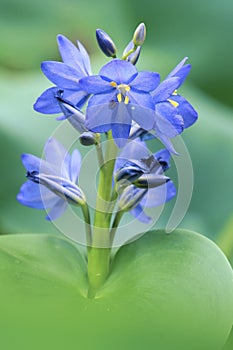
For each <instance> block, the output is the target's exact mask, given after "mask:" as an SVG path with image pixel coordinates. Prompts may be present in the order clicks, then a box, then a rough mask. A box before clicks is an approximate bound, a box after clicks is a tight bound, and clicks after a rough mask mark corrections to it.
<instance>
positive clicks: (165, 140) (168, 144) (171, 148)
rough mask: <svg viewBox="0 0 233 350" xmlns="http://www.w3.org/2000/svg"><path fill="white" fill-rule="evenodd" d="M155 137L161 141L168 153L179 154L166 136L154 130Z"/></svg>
mask: <svg viewBox="0 0 233 350" xmlns="http://www.w3.org/2000/svg"><path fill="white" fill-rule="evenodd" d="M156 137H157V138H158V139H159V140H160V141H161V142H162V144H163V145H164V146H165V147H166V148H167V150H168V151H169V152H170V153H173V154H176V155H179V153H177V152H176V150H175V148H174V146H173V144H172V142H171V140H170V139H169V138H168V137H167V136H165V135H163V134H162V133H161V132H159V131H158V130H156Z"/></svg>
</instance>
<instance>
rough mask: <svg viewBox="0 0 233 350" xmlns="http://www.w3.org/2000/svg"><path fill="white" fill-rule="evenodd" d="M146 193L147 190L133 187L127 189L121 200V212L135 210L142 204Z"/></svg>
mask: <svg viewBox="0 0 233 350" xmlns="http://www.w3.org/2000/svg"><path fill="white" fill-rule="evenodd" d="M146 193H147V190H146V189H138V188H136V187H135V186H133V185H131V186H128V187H126V189H125V190H124V191H123V192H122V194H121V196H120V198H119V202H118V208H119V210H121V211H129V210H131V209H133V208H134V207H136V206H137V205H138V204H139V203H140V202H141V200H142V198H143V197H144V195H145V194H146Z"/></svg>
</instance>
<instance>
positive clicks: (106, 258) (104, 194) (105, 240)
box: [88, 132, 117, 298]
mask: <svg viewBox="0 0 233 350" xmlns="http://www.w3.org/2000/svg"><path fill="white" fill-rule="evenodd" d="M116 155H117V147H116V145H115V142H114V140H113V138H112V135H111V132H109V133H108V142H107V146H106V153H105V159H104V162H103V164H102V166H101V168H100V174H99V185H98V193H97V199H96V210H95V218H94V228H93V235H92V245H91V248H90V249H89V250H88V279H89V291H88V297H89V298H94V296H95V294H96V291H97V290H98V288H99V287H100V286H101V285H102V284H103V283H104V282H105V280H106V278H107V277H108V274H109V267H110V256H111V244H110V234H109V227H110V219H111V217H109V215H108V207H109V200H110V198H111V193H112V175H113V170H114V165H115V160H116Z"/></svg>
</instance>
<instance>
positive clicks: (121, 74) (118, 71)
mask: <svg viewBox="0 0 233 350" xmlns="http://www.w3.org/2000/svg"><path fill="white" fill-rule="evenodd" d="M99 74H100V75H101V76H104V77H106V78H108V79H109V80H110V81H114V82H116V83H117V84H128V83H129V82H130V81H131V80H132V78H133V77H134V75H135V74H137V69H136V68H135V66H134V65H133V64H132V63H130V62H126V61H122V60H119V59H114V60H112V61H111V62H109V63H107V64H106V65H105V66H103V67H102V68H101V70H100V72H99Z"/></svg>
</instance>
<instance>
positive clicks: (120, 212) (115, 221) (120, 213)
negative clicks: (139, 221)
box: [110, 210, 124, 246]
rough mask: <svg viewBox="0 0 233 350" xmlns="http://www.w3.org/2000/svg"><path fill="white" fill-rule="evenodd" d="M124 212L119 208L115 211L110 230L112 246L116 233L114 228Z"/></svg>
mask: <svg viewBox="0 0 233 350" xmlns="http://www.w3.org/2000/svg"><path fill="white" fill-rule="evenodd" d="M123 214H124V211H123V210H120V211H118V212H117V213H116V215H115V218H114V221H113V224H112V229H111V231H110V244H111V246H112V244H113V241H114V238H115V234H116V230H117V228H118V226H119V223H120V221H121V218H122V216H123Z"/></svg>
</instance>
